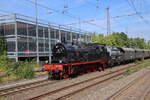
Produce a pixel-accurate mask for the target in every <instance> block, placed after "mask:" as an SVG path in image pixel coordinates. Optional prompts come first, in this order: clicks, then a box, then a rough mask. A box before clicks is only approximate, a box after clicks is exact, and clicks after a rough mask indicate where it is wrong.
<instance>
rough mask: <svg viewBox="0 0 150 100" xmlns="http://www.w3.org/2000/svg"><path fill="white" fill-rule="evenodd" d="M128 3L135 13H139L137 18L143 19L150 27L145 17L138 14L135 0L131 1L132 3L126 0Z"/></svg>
mask: <svg viewBox="0 0 150 100" xmlns="http://www.w3.org/2000/svg"><path fill="white" fill-rule="evenodd" d="M126 1H127V3H128V5H129V6H130V7H131V8H132V9H133V10H134V12H135V13H137V16H138V17H139V18H140V19H142V20H143V21H144V23H145V24H147V25H150V24H149V23H148V22H147V21H146V20H145V19H144V17H143V16H142V15H141V14H139V13H138V11H137V9H136V7H135V4H134V2H133V0H130V1H129V0H126Z"/></svg>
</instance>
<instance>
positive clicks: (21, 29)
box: [17, 23, 27, 36]
mask: <svg viewBox="0 0 150 100" xmlns="http://www.w3.org/2000/svg"><path fill="white" fill-rule="evenodd" d="M17 33H18V35H24V36H26V35H27V24H24V23H17Z"/></svg>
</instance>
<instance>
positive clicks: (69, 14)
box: [25, 0, 106, 29]
mask: <svg viewBox="0 0 150 100" xmlns="http://www.w3.org/2000/svg"><path fill="white" fill-rule="evenodd" d="M25 1H28V2H30V3H32V4H35V2H34V1H32V0H25ZM37 5H38V6H40V7H42V8H45V9H48V10H52V11H54V12H56V13H60V14H63V15H66V16H68V17H71V18H74V19H77V20H79V19H80V20H83V19H81V18H80V17H79V16H76V15H73V14H71V13H69V12H68V13H62V12H61V11H60V10H56V9H52V8H50V7H47V6H45V5H43V4H40V3H37ZM87 23H88V24H90V25H94V26H96V27H97V26H99V28H102V29H106V28H104V27H102V26H100V25H97V24H95V23H91V22H87Z"/></svg>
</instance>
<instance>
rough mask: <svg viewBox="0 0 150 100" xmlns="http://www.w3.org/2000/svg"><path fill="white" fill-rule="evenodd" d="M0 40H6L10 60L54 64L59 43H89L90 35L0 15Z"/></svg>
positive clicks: (32, 20)
mask: <svg viewBox="0 0 150 100" xmlns="http://www.w3.org/2000/svg"><path fill="white" fill-rule="evenodd" d="M0 36H4V38H5V40H6V47H7V55H8V57H9V58H10V59H11V60H15V61H19V60H25V59H36V60H37V63H39V62H40V61H42V60H45V59H47V60H49V61H51V48H52V47H53V46H54V45H55V44H56V43H57V42H65V43H72V42H86V43H87V42H90V41H91V36H90V35H89V33H88V32H83V31H81V30H77V29H74V28H72V27H64V26H62V25H57V24H53V23H50V22H47V21H43V20H39V19H38V20H37V21H35V18H31V17H28V16H24V15H19V14H12V15H0Z"/></svg>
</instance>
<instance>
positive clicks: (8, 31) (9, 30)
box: [5, 24, 15, 35]
mask: <svg viewBox="0 0 150 100" xmlns="http://www.w3.org/2000/svg"><path fill="white" fill-rule="evenodd" d="M5 35H15V25H14V24H9V25H5Z"/></svg>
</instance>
